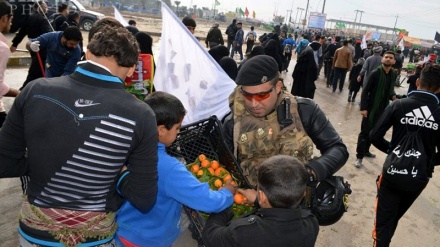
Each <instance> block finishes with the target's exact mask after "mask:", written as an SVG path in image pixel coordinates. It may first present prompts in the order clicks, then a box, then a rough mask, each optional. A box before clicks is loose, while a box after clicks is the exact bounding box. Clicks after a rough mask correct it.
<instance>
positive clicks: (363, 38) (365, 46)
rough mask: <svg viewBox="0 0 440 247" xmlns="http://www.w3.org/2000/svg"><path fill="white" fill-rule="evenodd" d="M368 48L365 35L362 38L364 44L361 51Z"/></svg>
mask: <svg viewBox="0 0 440 247" xmlns="http://www.w3.org/2000/svg"><path fill="white" fill-rule="evenodd" d="M365 48H367V40H366V39H365V34H364V36H362V43H361V49H362V50H363V49H365Z"/></svg>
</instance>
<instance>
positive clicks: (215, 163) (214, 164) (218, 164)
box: [211, 160, 220, 170]
mask: <svg viewBox="0 0 440 247" xmlns="http://www.w3.org/2000/svg"><path fill="white" fill-rule="evenodd" d="M219 166H220V163H218V161H217V160H213V161H211V167H212V169H214V170H215V169H217V168H219Z"/></svg>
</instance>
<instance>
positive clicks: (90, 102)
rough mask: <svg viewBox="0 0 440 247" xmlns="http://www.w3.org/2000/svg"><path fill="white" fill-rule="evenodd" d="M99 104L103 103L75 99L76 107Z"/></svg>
mask: <svg viewBox="0 0 440 247" xmlns="http://www.w3.org/2000/svg"><path fill="white" fill-rule="evenodd" d="M99 104H101V103H93V101H92V100H84V99H78V100H76V101H75V107H87V106H93V105H99Z"/></svg>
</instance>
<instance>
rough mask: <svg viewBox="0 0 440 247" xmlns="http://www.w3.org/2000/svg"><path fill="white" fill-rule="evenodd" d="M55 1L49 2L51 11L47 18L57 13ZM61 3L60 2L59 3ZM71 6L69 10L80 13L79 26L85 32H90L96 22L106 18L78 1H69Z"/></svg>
mask: <svg viewBox="0 0 440 247" xmlns="http://www.w3.org/2000/svg"><path fill="white" fill-rule="evenodd" d="M55 3H56V2H55V1H53V0H52V1H49V3H48V7H49V11H48V13H47V16H48V17H50V16H51V15H52V14H54V13H56V12H57V4H55ZM57 3H60V2H57ZM66 3H67V4H68V6H69V10H75V11H78V13H79V26H80V27H81V28H82V29H84V30H85V31H89V30H90V29H91V28H92V26H93V23H95V21H97V20H100V19H102V18H104V15H103V14H101V13H98V12H95V11H91V10H87V9H86V8H84V6H83V5H82V4H81V3H80V2H78V0H69V1H67V2H66Z"/></svg>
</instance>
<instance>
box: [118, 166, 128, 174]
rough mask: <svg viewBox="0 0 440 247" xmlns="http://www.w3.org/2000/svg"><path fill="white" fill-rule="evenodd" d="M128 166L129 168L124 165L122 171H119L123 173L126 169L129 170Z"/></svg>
mask: <svg viewBox="0 0 440 247" xmlns="http://www.w3.org/2000/svg"><path fill="white" fill-rule="evenodd" d="M127 169H128V168H127V166H123V167H122V168H121V171H120V172H119V173H123V172H124V171H125V170H127Z"/></svg>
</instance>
